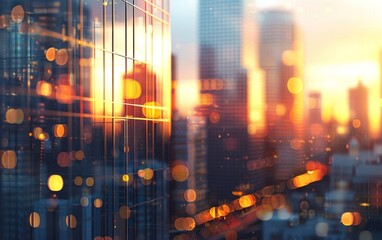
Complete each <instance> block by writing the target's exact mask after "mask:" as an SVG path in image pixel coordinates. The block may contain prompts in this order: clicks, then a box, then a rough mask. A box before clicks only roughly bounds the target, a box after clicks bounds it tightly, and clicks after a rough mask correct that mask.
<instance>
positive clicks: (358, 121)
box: [352, 119, 361, 128]
mask: <svg viewBox="0 0 382 240" xmlns="http://www.w3.org/2000/svg"><path fill="white" fill-rule="evenodd" d="M352 125H353V127H354V128H360V127H361V121H360V120H359V119H354V120H353V122H352Z"/></svg>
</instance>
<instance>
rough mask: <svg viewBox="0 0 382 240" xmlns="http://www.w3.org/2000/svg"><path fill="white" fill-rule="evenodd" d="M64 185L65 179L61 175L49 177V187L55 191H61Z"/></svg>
mask: <svg viewBox="0 0 382 240" xmlns="http://www.w3.org/2000/svg"><path fill="white" fill-rule="evenodd" d="M63 187H64V180H63V179H62V177H61V176H60V175H51V176H50V177H49V178H48V188H49V189H50V190H51V191H53V192H58V191H61V189H62V188H63Z"/></svg>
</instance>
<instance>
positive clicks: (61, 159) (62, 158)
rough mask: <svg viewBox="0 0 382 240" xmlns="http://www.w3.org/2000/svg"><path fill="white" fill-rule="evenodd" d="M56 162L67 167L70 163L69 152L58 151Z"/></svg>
mask: <svg viewBox="0 0 382 240" xmlns="http://www.w3.org/2000/svg"><path fill="white" fill-rule="evenodd" d="M57 164H58V166H60V167H69V166H70V165H71V160H70V157H69V153H67V152H60V153H59V154H58V156H57Z"/></svg>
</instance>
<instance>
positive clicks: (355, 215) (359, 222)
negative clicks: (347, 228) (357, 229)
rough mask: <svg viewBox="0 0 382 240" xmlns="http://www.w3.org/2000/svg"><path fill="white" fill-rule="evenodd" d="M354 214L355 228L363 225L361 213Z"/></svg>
mask: <svg viewBox="0 0 382 240" xmlns="http://www.w3.org/2000/svg"><path fill="white" fill-rule="evenodd" d="M352 214H353V225H354V226H358V225H359V224H361V220H362V218H361V214H359V212H352Z"/></svg>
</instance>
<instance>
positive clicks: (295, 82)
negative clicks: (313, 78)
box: [287, 77, 304, 94]
mask: <svg viewBox="0 0 382 240" xmlns="http://www.w3.org/2000/svg"><path fill="white" fill-rule="evenodd" d="M287 87H288V90H289V92H290V93H292V94H299V93H300V92H301V91H302V89H303V87H304V85H303V83H302V81H301V79H299V78H297V77H292V78H290V79H289V80H288V83H287Z"/></svg>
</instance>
